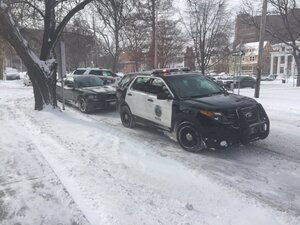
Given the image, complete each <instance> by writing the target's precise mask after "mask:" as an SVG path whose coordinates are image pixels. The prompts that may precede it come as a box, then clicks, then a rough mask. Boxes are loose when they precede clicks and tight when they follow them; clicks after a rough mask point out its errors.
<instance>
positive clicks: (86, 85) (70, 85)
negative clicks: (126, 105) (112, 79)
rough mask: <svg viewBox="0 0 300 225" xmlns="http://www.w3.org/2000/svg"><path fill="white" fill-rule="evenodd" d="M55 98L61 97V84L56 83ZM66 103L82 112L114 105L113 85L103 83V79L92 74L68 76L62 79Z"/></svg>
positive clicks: (114, 93)
mask: <svg viewBox="0 0 300 225" xmlns="http://www.w3.org/2000/svg"><path fill="white" fill-rule="evenodd" d="M56 94H57V98H58V99H59V100H61V99H62V88H61V84H57V88H56ZM64 97H65V101H66V103H69V104H72V105H74V106H76V107H78V108H79V110H80V111H81V112H83V113H89V112H92V111H94V110H97V109H106V108H111V107H115V106H116V91H115V88H114V87H111V86H108V85H104V81H103V80H102V79H100V78H99V77H97V76H93V75H79V76H75V75H74V76H69V77H67V78H66V79H65V80H64Z"/></svg>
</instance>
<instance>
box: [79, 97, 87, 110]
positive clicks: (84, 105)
mask: <svg viewBox="0 0 300 225" xmlns="http://www.w3.org/2000/svg"><path fill="white" fill-rule="evenodd" d="M79 109H80V111H82V112H85V111H86V102H85V100H84V99H80V101H79Z"/></svg>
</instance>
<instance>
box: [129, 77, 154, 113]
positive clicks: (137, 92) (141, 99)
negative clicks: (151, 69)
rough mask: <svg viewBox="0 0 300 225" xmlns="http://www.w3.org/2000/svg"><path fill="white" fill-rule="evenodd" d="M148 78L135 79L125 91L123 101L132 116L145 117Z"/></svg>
mask: <svg viewBox="0 0 300 225" xmlns="http://www.w3.org/2000/svg"><path fill="white" fill-rule="evenodd" d="M149 80H150V77H137V78H136V79H135V80H134V81H133V82H132V84H131V85H130V87H129V88H128V90H127V93H126V97H125V101H126V103H127V104H128V106H129V108H130V111H131V113H132V114H133V115H135V116H139V117H142V118H145V117H146V102H147V96H148V93H146V90H147V85H148V83H147V82H148V81H149Z"/></svg>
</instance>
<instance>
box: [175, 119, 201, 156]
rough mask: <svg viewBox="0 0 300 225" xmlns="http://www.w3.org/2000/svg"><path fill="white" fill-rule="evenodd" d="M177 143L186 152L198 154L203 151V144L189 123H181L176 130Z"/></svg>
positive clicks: (198, 133)
mask: <svg viewBox="0 0 300 225" xmlns="http://www.w3.org/2000/svg"><path fill="white" fill-rule="evenodd" d="M176 136H177V141H178V143H179V144H180V146H181V147H182V148H183V149H184V150H186V151H188V152H199V151H202V150H204V149H205V143H204V141H203V140H202V137H201V134H200V132H199V131H198V129H196V127H195V126H194V125H193V124H192V123H190V122H182V123H180V124H179V125H178V126H177V129H176Z"/></svg>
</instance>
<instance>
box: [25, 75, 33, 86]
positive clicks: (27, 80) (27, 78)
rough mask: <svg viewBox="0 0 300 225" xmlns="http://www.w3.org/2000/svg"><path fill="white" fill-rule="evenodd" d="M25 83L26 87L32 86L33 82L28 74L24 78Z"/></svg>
mask: <svg viewBox="0 0 300 225" xmlns="http://www.w3.org/2000/svg"><path fill="white" fill-rule="evenodd" d="M23 83H24V85H25V86H32V83H31V80H30V78H29V76H28V74H27V73H26V74H25V75H24V77H23Z"/></svg>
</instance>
